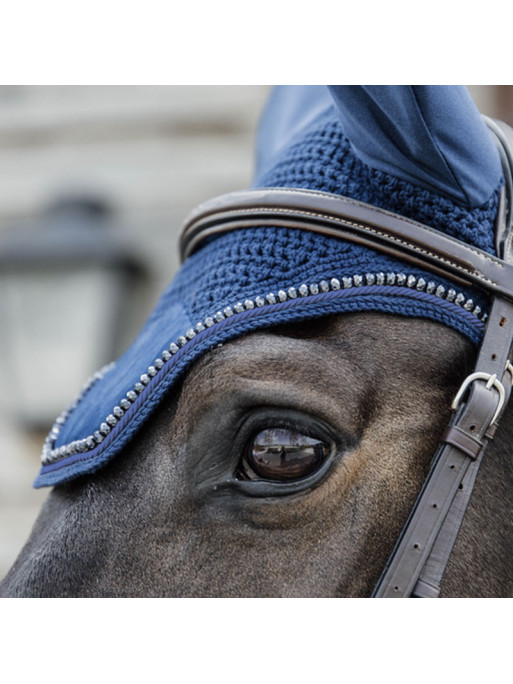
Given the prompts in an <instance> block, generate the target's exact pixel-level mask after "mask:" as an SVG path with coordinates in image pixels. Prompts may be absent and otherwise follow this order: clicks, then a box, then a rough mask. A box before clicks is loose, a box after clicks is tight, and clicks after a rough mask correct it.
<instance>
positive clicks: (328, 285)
mask: <svg viewBox="0 0 513 684" xmlns="http://www.w3.org/2000/svg"><path fill="white" fill-rule="evenodd" d="M391 285H393V286H396V287H400V288H408V289H411V290H416V291H418V292H426V293H427V294H430V295H432V296H435V297H438V298H439V299H444V300H446V301H448V302H452V303H453V304H454V305H456V306H458V307H460V308H462V309H463V310H464V311H465V312H466V313H470V314H472V315H473V316H474V317H475V318H476V319H477V320H479V321H481V323H484V322H485V321H486V318H487V314H486V313H484V312H483V311H482V310H481V308H480V307H479V306H477V305H475V304H474V302H473V300H472V299H470V298H468V299H467V298H466V297H465V295H463V294H462V293H457V292H456V291H455V290H454V289H452V288H450V289H448V290H446V288H445V287H444V286H442V285H437V284H436V283H435V282H433V281H429V282H426V280H425V279H424V278H416V276H413V275H406V274H404V273H386V274H385V273H365V274H364V275H360V274H356V275H353V276H351V277H343V278H342V282H340V280H338V279H337V278H331V280H329V281H327V280H321V281H320V282H319V283H311V284H309V285H307V284H306V283H303V284H301V285H299V286H298V287H297V288H295V287H289V288H288V289H287V290H284V289H280V290H278V292H277V293H276V294H274V293H273V292H269V293H268V294H266V295H259V296H257V297H255V299H246V300H244V303H241V302H237V303H236V304H235V305H233V306H232V307H229V306H228V307H226V308H225V309H224V310H223V311H218V312H216V313H215V314H214V315H213V316H207V317H206V318H205V319H204V320H203V322H201V321H200V322H199V323H197V324H196V327H195V330H193V329H192V328H190V329H189V330H187V331H186V333H185V335H181V336H180V337H178V338H177V340H176V341H175V342H171V344H170V345H169V347H168V348H167V349H164V350H163V351H162V354H161V356H160V357H158V358H156V359H155V360H154V362H153V364H152V365H151V366H149V367H148V368H147V369H146V371H145V372H144V373H143V374H142V375H141V376H140V378H139V380H138V381H137V382H136V383H135V384H134V387H133V389H132V390H129V391H128V392H127V393H126V395H125V396H124V397H122V398H121V399H120V400H119V401H118V403H117V404H116V405H115V406H114V407H113V408H112V411H111V413H110V414H109V415H108V416H106V417H105V419H104V421H103V422H102V423H101V424H100V426H99V427H98V429H97V430H95V431H94V433H93V434H92V435H89V436H88V437H85V438H83V439H79V440H75V441H73V442H70V443H69V444H66V445H64V446H61V447H57V448H53V445H54V444H55V442H56V440H57V438H58V436H59V433H60V431H61V427H62V426H63V425H64V424H65V422H66V420H67V419H68V417H69V415H70V414H71V413H72V411H74V410H75V408H76V407H77V406H78V404H79V403H80V401H81V400H82V399H83V398H84V396H85V395H86V394H87V392H88V391H89V390H90V389H91V388H92V387H93V385H95V384H96V383H97V382H98V381H99V380H101V379H102V378H103V377H104V376H105V375H106V374H107V373H108V372H109V371H110V370H111V369H112V368H113V367H114V365H115V364H114V363H111V364H108V365H107V366H104V367H103V368H102V369H100V370H99V371H97V372H96V373H94V374H93V375H92V376H91V378H90V379H89V380H88V382H87V383H86V384H85V385H84V387H83V388H82V390H81V391H80V393H79V395H78V396H77V398H76V399H75V401H74V402H73V403H72V404H71V406H70V407H69V408H68V409H66V410H65V411H63V413H61V415H60V416H59V417H58V418H57V419H56V421H55V424H54V425H53V427H52V429H51V430H50V433H49V434H48V437H47V438H46V440H45V443H44V445H43V450H42V454H41V462H42V465H43V466H46V465H50V464H52V463H56V462H57V461H61V460H62V459H64V458H67V457H68V456H71V455H74V454H78V453H85V452H86V451H90V450H92V449H94V448H95V447H96V446H97V445H98V444H101V442H103V440H104V439H105V437H106V436H107V435H108V434H109V433H110V431H111V429H112V428H113V427H115V426H116V425H117V424H118V422H119V420H120V419H121V418H122V417H123V415H124V414H125V412H126V411H128V410H129V409H130V407H131V405H132V403H133V402H134V401H135V400H136V399H137V397H138V395H139V394H141V393H142V392H143V391H144V389H145V387H146V385H148V384H149V383H150V381H151V379H152V378H154V377H155V376H156V375H158V374H159V372H160V371H161V369H162V368H163V367H164V366H165V364H166V363H167V362H168V361H169V360H170V359H171V357H172V356H173V355H174V354H176V353H177V352H178V351H179V349H180V348H181V347H183V346H185V345H186V344H187V343H188V342H189V341H190V340H192V339H193V338H194V337H195V336H196V331H197V332H201V331H202V330H205V329H206V328H210V327H212V326H214V325H216V323H220V322H222V321H224V320H225V319H226V318H229V317H231V316H233V315H235V313H239V314H241V313H244V312H245V311H250V310H252V309H255V308H260V307H272V306H274V305H276V304H277V305H279V304H281V303H283V302H286V301H287V300H292V299H297V298H299V299H302V298H305V299H308V297H310V296H315V295H317V294H319V293H326V292H329V291H333V292H335V291H337V290H346V289H348V288H361V287H364V286H391Z"/></svg>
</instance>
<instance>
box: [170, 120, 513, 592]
mask: <svg viewBox="0 0 513 684" xmlns="http://www.w3.org/2000/svg"><path fill="white" fill-rule="evenodd" d="M484 119H485V122H486V124H487V126H488V128H489V130H490V131H491V133H492V134H493V136H494V137H495V139H496V142H497V145H498V148H499V153H500V157H501V163H502V167H503V172H504V178H505V185H504V187H503V188H502V192H501V197H500V202H499V210H498V215H497V221H496V226H495V233H496V234H495V248H496V252H497V256H493V255H491V254H488V253H487V252H484V251H483V250H480V249H478V248H476V247H472V246H470V245H468V244H465V243H463V242H460V241H459V240H457V239H455V238H452V237H450V236H448V235H445V234H443V233H441V232H439V231H437V230H434V229H433V228H430V227H429V226H425V225H423V224H421V223H419V222H416V221H412V220H410V219H407V218H404V217H402V216H399V215H397V214H394V213H391V212H388V211H384V210H382V209H378V208H376V207H373V206H371V205H368V204H364V203H362V202H358V201H355V200H352V199H348V198H345V197H341V196H339V195H332V194H330V193H326V192H320V191H310V190H302V189H284V188H265V189H256V190H250V191H244V192H235V193H230V194H228V195H223V196H221V197H219V198H216V199H214V200H211V201H208V202H206V203H204V204H202V205H200V206H199V207H198V208H197V209H196V210H195V211H194V212H193V213H192V214H191V215H190V217H189V218H188V220H187V222H186V224H185V226H184V228H183V231H182V236H181V241H180V249H181V256H182V259H183V260H184V259H186V258H187V257H188V256H190V255H191V254H192V253H193V252H194V251H195V250H196V249H197V248H198V246H199V245H200V244H201V243H202V242H203V241H204V240H205V239H207V238H209V237H212V236H215V235H218V234H221V233H226V232H228V231H232V230H235V229H238V228H248V227H251V226H267V225H269V226H284V227H287V228H296V229H297V228H299V229H301V228H302V229H306V230H309V231H312V232H315V233H320V234H322V235H327V236H330V237H339V238H343V239H345V240H349V241H352V242H356V243H360V244H363V245H366V246H368V247H371V248H374V249H377V250H378V251H381V252H384V253H386V254H390V255H392V256H395V257H399V258H400V259H402V260H404V261H407V262H410V263H413V264H415V265H420V266H422V267H424V268H426V269H427V270H429V271H431V272H435V273H441V274H443V275H445V276H447V277H449V278H451V279H452V280H453V281H459V282H462V283H465V284H470V285H477V286H478V287H480V288H482V289H484V290H485V291H486V292H488V293H489V294H491V295H492V306H491V311H490V315H489V318H488V321H487V327H486V331H485V334H484V337H483V341H482V344H481V348H480V351H479V354H478V358H477V362H476V366H475V368H474V371H473V373H471V374H470V375H469V376H468V377H467V378H466V379H465V380H464V382H463V384H462V386H461V388H460V391H459V392H458V393H457V395H456V397H455V398H454V401H453V404H452V407H451V408H452V409H453V414H452V418H451V421H450V423H449V425H448V427H447V428H446V430H445V431H444V433H443V435H442V437H441V439H440V443H439V446H438V449H437V451H436V453H435V455H434V458H433V461H432V465H431V469H430V472H429V474H428V476H427V478H426V481H425V482H424V485H423V487H422V490H421V492H420V493H419V495H418V497H417V500H416V503H415V505H414V507H413V509H412V511H411V513H410V516H409V518H408V520H407V522H406V524H405V526H404V528H403V531H402V533H401V535H400V537H399V539H398V541H397V543H396V546H395V548H394V550H393V552H392V554H391V556H390V558H389V559H388V562H387V564H386V566H385V568H384V570H383V573H382V575H381V577H380V579H379V581H378V583H377V585H376V587H375V589H374V592H373V594H372V596H373V597H375V598H381V597H398V598H399V597H411V596H413V597H436V596H439V595H440V586H441V582H442V578H443V575H444V572H445V569H446V567H447V564H448V561H449V557H450V554H451V551H452V548H453V545H454V543H455V541H456V537H457V535H458V532H459V529H460V526H461V523H462V520H463V516H464V514H465V510H466V508H467V504H468V501H469V498H470V495H471V492H472V487H473V485H474V482H475V479H476V475H477V471H478V468H479V465H480V463H481V460H482V458H483V455H484V452H485V449H486V446H487V444H488V442H489V441H491V440H492V439H493V437H494V435H495V432H496V430H497V427H498V424H499V421H500V418H501V416H502V414H503V412H504V410H505V407H506V405H507V402H508V399H509V396H510V393H511V388H512V381H513V366H512V365H511V362H510V358H511V357H510V349H511V345H512V343H513V247H512V241H513V236H512V222H513V201H512V200H513V180H512V178H513V130H512V129H511V128H510V127H509V126H507V125H506V124H504V123H503V122H500V121H494V120H491V119H488V118H487V117H484Z"/></svg>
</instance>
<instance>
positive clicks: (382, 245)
mask: <svg viewBox="0 0 513 684" xmlns="http://www.w3.org/2000/svg"><path fill="white" fill-rule="evenodd" d="M265 225H272V226H284V227H287V228H295V229H298V228H302V229H306V230H309V231H313V232H316V233H321V234H323V235H328V236H330V237H338V238H344V239H346V240H349V241H352V242H357V243H360V244H364V245H366V246H368V247H372V248H374V249H378V250H379V251H382V252H385V253H387V254H391V255H392V256H395V257H399V258H401V259H403V260H404V261H408V262H410V263H414V264H415V265H417V266H419V265H420V266H422V267H424V268H427V269H428V270H430V271H431V272H435V273H440V274H442V275H444V276H449V277H451V278H452V280H454V281H457V282H460V283H464V284H473V285H478V286H479V287H481V288H483V289H485V290H486V291H488V292H491V293H492V294H500V295H502V296H504V297H507V298H508V299H511V300H513V265H511V264H509V263H506V262H504V261H503V260H501V259H499V258H496V257H494V256H492V255H491V254H488V253H487V252H484V251H482V250H480V249H478V248H477V247H472V246H470V245H467V244H465V243H463V242H460V241H459V240H456V239H454V238H452V237H450V236H448V235H445V234H444V233H441V232H439V231H437V230H435V229H433V228H430V227H429V226H425V225H423V224H421V223H418V222H415V221H412V220H410V219H406V218H404V217H402V216H399V215H397V214H392V213H391V212H387V211H384V210H382V209H378V208H377V207H373V206H371V205H368V204H364V203H363V202H357V201H356V200H352V199H348V198H345V197H340V196H339V195H331V194H330V193H325V192H314V191H310V190H300V189H298V190H293V189H288V188H268V189H261V190H248V191H244V192H235V193H230V194H228V195H223V196H221V197H218V198H215V199H214V200H210V201H209V202H205V203H204V204H202V205H200V206H199V207H198V208H197V209H196V210H195V211H194V212H193V213H192V214H191V215H190V216H189V218H188V219H187V221H186V223H185V225H184V228H183V231H182V235H181V238H180V251H181V256H182V260H184V259H186V258H187V257H188V256H190V255H191V254H192V253H193V252H194V251H195V250H196V249H197V248H198V246H199V245H200V243H201V242H202V241H203V240H205V239H206V238H208V237H211V236H213V235H218V234H221V233H225V232H230V231H232V230H236V229H238V228H248V227H251V226H265Z"/></svg>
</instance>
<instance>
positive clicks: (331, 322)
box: [188, 313, 470, 388]
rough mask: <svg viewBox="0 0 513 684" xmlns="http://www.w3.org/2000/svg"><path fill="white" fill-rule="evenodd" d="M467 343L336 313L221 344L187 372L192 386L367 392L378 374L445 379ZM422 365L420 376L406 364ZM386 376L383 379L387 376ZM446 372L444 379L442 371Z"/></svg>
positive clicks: (443, 333) (420, 328)
mask: <svg viewBox="0 0 513 684" xmlns="http://www.w3.org/2000/svg"><path fill="white" fill-rule="evenodd" d="M469 350H470V344H469V343H467V341H466V340H465V339H463V337H462V336H461V335H459V334H458V333H456V332H454V331H452V330H450V329H449V328H446V327H445V326H442V325H440V324H437V323H434V322H432V321H426V320H422V319H415V320H412V319H405V318H402V317H399V316H393V315H386V314H380V313H355V314H339V315H334V316H328V317H324V318H319V319H315V320H312V321H304V322H301V323H293V324H285V325H280V326H276V327H274V328H269V329H266V330H263V331H258V332H254V333H251V334H249V335H246V336H244V337H240V338H238V339H236V340H232V341H231V342H229V343H227V344H225V345H221V346H219V347H217V348H215V349H213V350H211V352H210V353H209V354H207V355H205V356H204V357H203V358H202V359H200V360H199V361H198V362H197V364H196V365H195V366H194V367H193V368H192V369H191V371H190V372H189V379H190V381H191V382H189V383H188V386H189V387H190V386H191V385H194V386H196V387H203V388H204V387H205V386H207V385H208V384H209V383H210V385H211V386H219V385H224V386H228V387H230V386H231V387H233V388H235V387H237V386H240V380H241V378H248V379H250V380H255V381H256V380H259V379H268V380H269V381H273V380H274V381H275V382H276V383H277V384H278V383H282V386H283V387H284V388H285V385H284V380H287V381H288V383H287V384H289V385H290V384H297V385H298V386H304V384H305V382H306V383H307V385H308V383H309V382H312V384H316V383H318V382H319V380H320V378H321V377H322V381H323V382H330V383H332V384H334V385H336V384H337V383H339V382H340V381H341V380H342V379H343V380H344V384H345V385H347V383H348V382H352V383H354V384H355V385H356V386H362V385H363V384H364V383H365V382H366V380H368V378H369V377H375V376H376V375H378V374H379V376H380V377H381V378H382V382H383V383H386V382H394V370H396V371H397V372H400V375H401V377H403V378H404V377H405V376H406V375H407V373H408V369H410V370H413V369H414V372H415V375H417V374H420V373H422V370H425V371H426V374H427V375H429V374H430V373H431V372H432V371H433V370H435V369H439V370H440V373H441V374H440V376H439V377H440V378H445V377H446V374H447V373H451V372H452V370H455V372H456V374H458V373H459V366H460V365H461V359H462V358H465V357H466V353H467V352H468V351H469ZM419 358H422V359H423V361H424V366H423V369H418V367H417V364H416V363H415V364H414V365H413V364H407V365H405V361H411V360H413V359H415V360H418V359H419ZM384 370H387V371H389V372H388V374H387V376H386V377H384V376H383V371H384ZM444 371H445V372H444Z"/></svg>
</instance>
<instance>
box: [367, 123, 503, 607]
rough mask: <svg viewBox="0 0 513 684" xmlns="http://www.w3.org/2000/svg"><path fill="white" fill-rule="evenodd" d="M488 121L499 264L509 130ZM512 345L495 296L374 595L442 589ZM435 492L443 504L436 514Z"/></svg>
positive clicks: (497, 412) (428, 594) (496, 412)
mask: <svg viewBox="0 0 513 684" xmlns="http://www.w3.org/2000/svg"><path fill="white" fill-rule="evenodd" d="M487 123H489V122H487ZM492 123H493V122H492ZM493 125H494V126H495V129H496V130H493V129H492V130H493V132H494V135H496V137H497V139H498V142H499V147H500V150H501V159H502V162H503V168H504V175H505V179H506V185H505V191H504V194H503V202H502V205H501V208H500V211H499V216H498V222H497V240H496V244H497V248H498V254H499V255H500V256H501V257H502V259H503V260H504V262H507V263H511V262H512V261H513V252H512V249H511V243H512V207H513V201H512V198H513V182H512V169H513V154H512V150H513V131H512V130H511V129H510V128H509V127H508V126H507V125H506V124H503V123H502V122H496V123H494V124H493ZM489 126H490V123H489ZM497 131H498V132H497ZM512 344H513V304H512V303H511V302H510V301H507V300H506V299H504V298H502V297H501V296H500V295H498V294H496V296H495V298H494V300H493V305H492V310H491V312H490V316H489V319H488V324H487V328H486V332H485V335H484V338H483V342H482V345H481V349H480V352H479V355H478V359H477V362H476V367H475V371H474V373H473V374H471V375H470V376H469V378H467V380H466V381H465V382H464V384H463V386H462V391H461V392H460V393H458V395H460V394H461V395H463V394H464V391H465V390H466V389H467V388H468V386H470V385H471V386H472V391H471V393H470V396H469V398H468V401H466V403H463V402H461V399H462V396H458V397H457V402H456V404H455V405H454V406H453V408H455V409H456V412H455V414H454V415H453V418H452V420H451V423H450V425H449V427H448V428H447V429H446V431H445V432H444V434H443V436H442V439H441V443H440V445H439V447H438V450H437V452H436V454H435V457H434V459H433V465H432V467H431V471H430V473H429V475H428V478H427V479H426V482H425V483H424V486H423V488H422V491H421V492H420V494H419V497H418V499H417V502H416V504H415V506H414V508H413V510H412V512H411V513H410V516H409V519H408V521H407V524H406V526H405V528H404V529H403V532H402V533H401V536H400V538H399V540H398V542H397V544H396V547H395V549H394V551H393V553H392V555H391V557H390V558H389V561H388V563H387V566H386V567H385V569H384V571H383V574H382V576H381V578H380V580H379V582H378V584H377V585H376V587H375V589H374V592H373V596H374V597H377V598H380V597H402V596H413V597H418V598H433V597H437V596H439V595H440V591H441V583H442V579H443V576H444V573H445V570H446V567H447V565H448V562H449V558H450V555H451V552H452V549H453V546H454V543H455V541H456V538H457V535H458V532H459V530H460V527H461V524H462V521H463V517H464V515H465V511H466V508H467V505H468V502H469V500H470V496H471V493H472V488H473V486H474V483H475V480H476V477H477V473H478V470H479V466H480V463H481V461H482V459H483V456H484V453H485V450H486V446H487V444H488V442H489V441H490V440H491V439H493V437H494V435H495V432H496V430H497V426H498V421H499V419H500V416H501V415H502V413H503V411H504V409H505V407H506V405H507V402H508V400H509V397H510V393H511V384H512V379H513V368H512V367H511V364H510V362H509V358H510V351H511V347H512ZM487 393H488V394H487ZM492 395H495V401H496V402H498V405H497V406H496V408H495V409H493V415H492V416H491V417H490V412H491V411H492V403H493V401H494V400H493V399H492ZM487 404H488V406H487ZM456 485H457V488H455V486H456ZM439 498H441V499H442V500H443V502H444V503H443V506H442V510H440V513H439V514H437V513H438V510H439V509H440V504H439V503H438V501H439Z"/></svg>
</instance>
